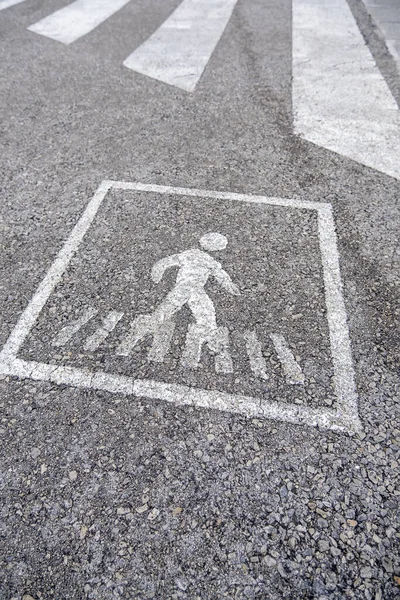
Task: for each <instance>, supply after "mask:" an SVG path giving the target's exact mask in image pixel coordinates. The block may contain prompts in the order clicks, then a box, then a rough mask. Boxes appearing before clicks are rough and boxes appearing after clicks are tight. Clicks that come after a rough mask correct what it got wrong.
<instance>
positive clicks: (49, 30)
mask: <svg viewBox="0 0 400 600" xmlns="http://www.w3.org/2000/svg"><path fill="white" fill-rule="evenodd" d="M129 1H130V0H76V1H75V2H73V3H72V4H68V6H65V7H64V8H61V9H60V10H57V11H56V12H54V13H52V14H51V15H49V16H48V17H45V18H44V19H42V20H41V21H38V22H37V23H34V25H31V26H30V27H28V29H29V31H33V32H34V33H39V34H40V35H44V36H45V37H48V38H51V39H53V40H56V41H57V42H61V43H62V44H71V43H72V42H75V40H77V39H79V38H80V37H82V36H83V35H86V34H87V33H89V32H90V31H92V29H94V28H95V27H97V26H98V25H100V24H101V23H103V21H105V20H106V19H108V18H109V17H111V16H112V15H113V14H114V13H116V12H117V11H118V10H120V9H121V8H122V7H123V6H125V4H128V2H129Z"/></svg>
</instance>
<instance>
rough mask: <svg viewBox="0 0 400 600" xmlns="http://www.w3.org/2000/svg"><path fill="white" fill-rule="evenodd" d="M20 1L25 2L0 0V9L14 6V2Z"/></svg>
mask: <svg viewBox="0 0 400 600" xmlns="http://www.w3.org/2000/svg"><path fill="white" fill-rule="evenodd" d="M21 2H25V0H0V10H4V9H5V8H9V7H10V6H15V5H16V4H21Z"/></svg>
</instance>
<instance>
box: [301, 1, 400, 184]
mask: <svg viewBox="0 0 400 600" xmlns="http://www.w3.org/2000/svg"><path fill="white" fill-rule="evenodd" d="M293 113H294V129H295V133H297V134H298V135H300V136H301V137H303V138H305V139H307V140H309V141H311V142H313V143H315V144H318V145H319V146H322V147H324V148H327V149H329V150H332V151H333V152H337V153H339V154H342V155H344V156H346V157H348V158H351V159H353V160H355V161H358V162H360V163H362V164H364V165H366V166H368V167H372V168H373V169H377V170H378V171H382V172H383V173H386V174H388V175H391V176H392V177H396V178H398V179H399V178H400V159H399V157H400V112H399V110H398V107H397V104H396V102H395V100H394V98H393V96H392V94H391V92H390V90H389V88H388V86H387V84H386V82H385V80H384V78H383V77H382V75H381V73H380V71H379V69H378V68H377V66H376V64H375V62H374V59H373V57H372V55H371V53H370V51H369V49H368V47H367V46H366V44H365V42H364V39H363V37H362V35H361V33H360V31H359V29H358V27H357V24H356V21H355V19H354V17H353V15H352V13H351V10H350V8H349V6H348V4H347V2H346V0H324V1H323V2H321V0H293Z"/></svg>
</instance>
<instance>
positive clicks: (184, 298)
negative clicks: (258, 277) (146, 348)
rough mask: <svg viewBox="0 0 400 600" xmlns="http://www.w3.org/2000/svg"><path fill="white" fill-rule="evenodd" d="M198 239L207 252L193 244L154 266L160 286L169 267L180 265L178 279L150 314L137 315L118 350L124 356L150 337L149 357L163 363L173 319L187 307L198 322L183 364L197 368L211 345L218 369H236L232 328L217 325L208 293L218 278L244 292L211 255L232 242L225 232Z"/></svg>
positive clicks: (233, 291)
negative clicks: (207, 288) (211, 281)
mask: <svg viewBox="0 0 400 600" xmlns="http://www.w3.org/2000/svg"><path fill="white" fill-rule="evenodd" d="M199 243H200V246H201V247H202V248H203V250H199V249H198V248H191V249H189V250H185V251H183V252H180V253H179V254H173V255H171V256H167V257H165V258H161V259H160V260H159V261H157V263H156V264H155V265H154V266H153V268H152V270H151V278H152V280H153V281H154V283H156V284H157V283H160V281H161V279H162V278H163V275H164V273H165V272H166V271H167V270H168V269H171V268H174V267H178V273H177V275H176V283H175V285H174V287H173V288H172V290H171V291H170V292H169V293H168V294H167V296H166V298H164V300H163V301H162V302H161V303H160V304H159V305H158V306H157V308H156V309H155V311H154V312H153V313H152V314H151V315H138V316H137V317H136V319H135V320H134V321H133V323H132V324H131V328H130V331H129V333H128V335H127V336H126V337H125V339H124V340H123V341H122V342H121V344H120V346H119V348H118V350H117V353H118V354H119V355H122V356H128V355H129V354H130V352H131V351H132V349H133V348H134V347H135V346H136V345H137V344H138V343H139V342H140V341H141V340H142V339H143V338H145V337H147V336H148V335H151V336H153V344H152V347H151V350H150V353H149V355H148V358H149V360H153V361H156V362H162V360H163V359H164V357H165V355H166V353H167V352H168V350H169V346H170V343H171V338H172V335H173V332H174V328H175V325H174V319H175V318H176V317H178V316H179V312H180V311H181V309H182V308H183V307H184V306H186V305H187V306H188V308H189V309H190V311H191V313H192V316H193V318H194V320H195V323H193V324H192V325H191V326H190V327H189V329H188V333H187V338H186V347H185V352H184V354H183V357H182V364H183V365H184V366H186V367H189V368H192V369H195V368H196V367H197V366H198V363H199V361H200V357H201V350H202V346H203V344H207V345H208V347H209V348H210V350H212V352H214V353H215V354H216V358H215V367H216V370H217V371H218V372H220V371H221V372H224V373H231V372H232V360H231V358H230V355H229V349H228V346H229V338H228V332H227V330H225V328H221V327H218V325H217V317H216V313H215V307H214V303H213V302H212V300H211V298H210V297H209V295H208V294H207V293H206V291H205V286H206V284H207V282H208V280H209V279H210V278H214V279H215V280H216V282H217V283H219V284H220V285H221V287H223V288H224V289H225V290H226V291H227V292H228V293H230V294H233V295H239V294H240V291H239V288H238V287H237V286H236V285H235V284H234V283H233V281H232V280H231V278H230V276H229V275H228V273H227V272H226V271H224V269H223V268H222V266H221V264H220V263H219V262H218V261H216V260H215V259H214V258H213V257H212V256H210V254H208V252H215V251H217V250H223V249H225V248H226V246H227V244H228V240H227V238H226V237H225V236H224V235H222V234H220V233H217V232H210V233H207V234H205V235H203V236H202V237H201V238H200V240H199ZM205 250H207V251H208V252H205Z"/></svg>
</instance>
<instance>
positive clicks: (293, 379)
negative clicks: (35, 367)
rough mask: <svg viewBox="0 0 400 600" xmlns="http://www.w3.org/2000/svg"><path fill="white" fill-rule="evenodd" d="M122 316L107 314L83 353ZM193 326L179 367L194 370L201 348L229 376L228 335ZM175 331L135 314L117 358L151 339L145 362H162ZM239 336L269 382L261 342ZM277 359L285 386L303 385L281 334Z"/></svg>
mask: <svg viewBox="0 0 400 600" xmlns="http://www.w3.org/2000/svg"><path fill="white" fill-rule="evenodd" d="M96 314H98V310H96V309H92V308H89V309H86V310H85V311H84V313H83V314H82V315H81V317H80V318H79V319H76V320H75V321H74V322H73V323H70V324H68V325H67V326H66V327H63V328H62V329H61V331H60V332H59V334H58V335H57V336H56V338H55V339H54V341H53V342H52V345H53V346H56V347H58V346H64V345H65V344H66V343H67V342H69V341H71V340H72V338H73V337H74V336H75V335H76V334H77V333H78V332H80V331H81V330H82V328H84V327H85V325H87V324H88V323H89V321H90V320H91V319H92V318H93V317H94V316H95V315H96ZM123 316H124V313H123V312H118V311H115V310H112V311H110V312H109V313H108V314H107V316H106V317H105V318H104V319H102V324H101V325H100V327H98V328H97V329H96V331H95V332H94V333H93V334H91V335H90V336H89V337H88V338H87V339H86V340H85V342H84V344H83V350H85V351H88V352H95V351H96V350H97V349H98V348H99V347H100V346H101V344H103V342H104V341H105V340H106V339H107V338H108V336H109V335H110V333H112V332H113V331H114V329H115V327H116V326H117V325H118V323H119V322H120V321H121V319H122V317H123ZM198 329H199V328H198V326H197V325H195V324H194V325H191V326H190V327H189V329H188V333H187V336H186V341H185V347H184V349H183V352H182V359H181V365H182V366H183V367H185V368H189V369H197V367H198V366H199V363H200V361H201V353H202V349H203V345H204V344H207V346H208V349H209V350H211V352H212V353H213V354H215V362H216V365H215V370H216V372H217V373H233V372H234V370H235V369H234V367H233V363H232V358H231V355H230V351H229V347H230V341H229V337H230V336H229V332H228V330H227V328H226V327H216V328H215V329H213V330H212V331H211V332H208V333H207V332H204V330H203V332H202V333H201V334H200V335H199V331H198ZM174 332H175V320H174V319H166V320H165V321H162V322H161V323H159V324H158V325H157V327H156V328H154V326H153V322H152V319H151V316H150V315H138V316H137V317H136V318H135V320H134V321H133V322H132V323H131V325H130V330H129V331H128V334H127V335H125V336H124V339H123V340H122V342H120V344H119V346H118V348H117V351H116V354H117V356H129V355H130V354H131V352H132V351H133V349H134V348H135V347H136V346H137V345H138V344H139V343H140V342H142V341H143V340H144V339H145V338H147V337H148V336H151V337H152V345H151V347H150V349H149V351H148V353H147V360H148V361H149V362H157V363H162V362H164V360H165V358H166V356H167V354H168V352H169V351H170V348H171V342H172V339H173V335H174ZM236 333H239V335H242V337H243V339H244V340H245V342H246V351H247V355H248V358H249V363H250V369H251V371H252V373H253V374H254V375H255V376H256V377H258V378H260V379H263V380H267V379H269V375H268V374H267V372H266V371H267V365H266V361H265V358H264V356H263V353H262V346H261V342H260V341H259V339H258V336H257V333H256V332H255V331H244V332H243V333H241V332H236ZM269 337H270V339H271V340H272V342H273V345H274V348H275V350H276V353H277V355H278V358H279V360H280V362H281V364H282V367H283V370H284V373H285V375H286V379H287V382H288V383H289V384H299V383H300V384H304V379H305V378H304V374H303V372H302V370H301V367H300V366H299V364H298V363H297V362H296V359H295V357H294V355H293V353H292V351H291V350H290V348H289V345H288V343H287V342H286V340H285V338H284V336H283V335H281V334H270V335H269Z"/></svg>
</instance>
